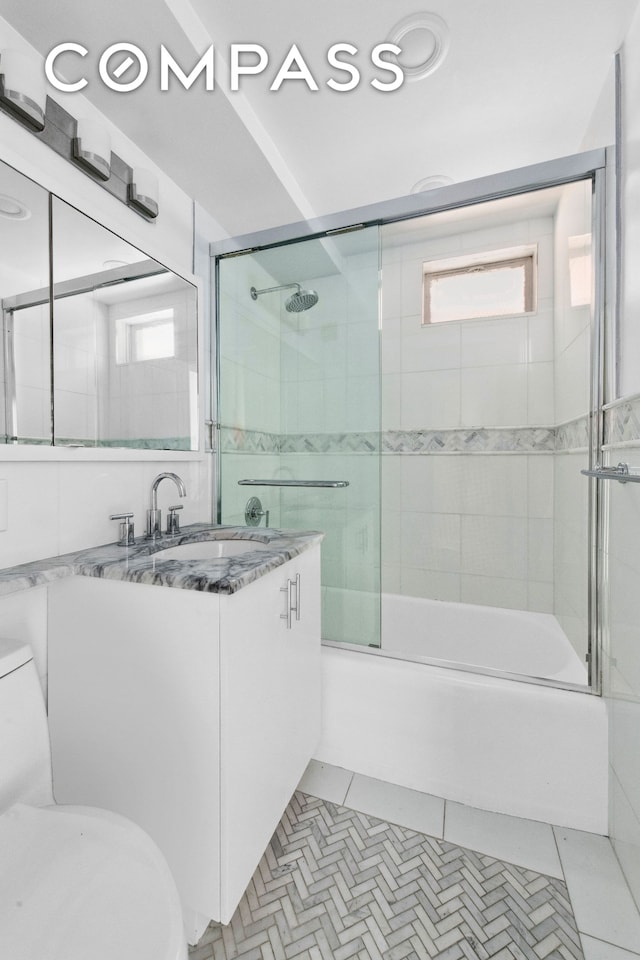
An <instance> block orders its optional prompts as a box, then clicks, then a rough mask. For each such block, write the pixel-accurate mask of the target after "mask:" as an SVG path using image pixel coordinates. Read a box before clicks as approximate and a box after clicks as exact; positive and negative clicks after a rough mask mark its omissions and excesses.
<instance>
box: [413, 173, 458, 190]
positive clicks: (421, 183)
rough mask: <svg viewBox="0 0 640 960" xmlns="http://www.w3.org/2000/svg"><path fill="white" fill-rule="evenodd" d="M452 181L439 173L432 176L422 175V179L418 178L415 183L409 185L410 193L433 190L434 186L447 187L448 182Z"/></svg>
mask: <svg viewBox="0 0 640 960" xmlns="http://www.w3.org/2000/svg"><path fill="white" fill-rule="evenodd" d="M451 183H453V180H452V178H451V177H444V176H441V175H440V174H435V175H434V176H432V177H424V178H423V179H422V180H418V182H417V183H414V185H413V186H412V187H411V190H410V193H422V192H423V191H424V190H434V189H435V188H436V187H448V186H449V184H451Z"/></svg>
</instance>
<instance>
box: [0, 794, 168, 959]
mask: <svg viewBox="0 0 640 960" xmlns="http://www.w3.org/2000/svg"><path fill="white" fill-rule="evenodd" d="M0 957H7V958H9V957H10V958H11V960H34V958H36V957H37V958H38V960H88V958H91V960H114V958H117V960H183V958H185V957H186V944H185V938H184V932H183V924H182V913H181V909H180V902H179V899H178V893H177V890H176V887H175V884H174V882H173V878H172V876H171V874H170V872H169V868H168V867H167V865H166V862H165V860H164V858H163V856H162V854H161V853H160V851H159V850H158V849H157V847H156V846H155V844H154V843H153V842H152V841H151V840H150V838H149V837H148V836H147V834H146V833H144V831H142V830H141V829H140V828H139V827H137V826H135V824H133V823H131V822H130V821H129V820H125V819H124V818H123V817H120V816H117V815H116V814H112V813H110V812H107V811H104V810H97V809H94V808H89V807H76V806H61V807H29V806H26V805H24V804H16V805H15V806H13V807H10V808H9V810H7V811H6V812H5V813H4V814H2V815H1V816H0Z"/></svg>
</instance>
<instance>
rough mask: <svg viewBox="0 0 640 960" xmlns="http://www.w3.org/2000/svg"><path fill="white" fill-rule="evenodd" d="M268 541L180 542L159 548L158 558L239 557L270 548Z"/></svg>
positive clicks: (204, 558)
mask: <svg viewBox="0 0 640 960" xmlns="http://www.w3.org/2000/svg"><path fill="white" fill-rule="evenodd" d="M268 549H269V545H268V544H267V543H260V541H259V540H222V539H220V540H199V541H198V542H196V543H180V544H178V545H177V546H175V547H167V548H166V549H165V550H157V551H156V553H154V554H153V556H154V557H156V558H157V559H158V560H215V559H216V558H218V557H237V556H238V555H239V554H241V553H250V552H251V551H252V550H268Z"/></svg>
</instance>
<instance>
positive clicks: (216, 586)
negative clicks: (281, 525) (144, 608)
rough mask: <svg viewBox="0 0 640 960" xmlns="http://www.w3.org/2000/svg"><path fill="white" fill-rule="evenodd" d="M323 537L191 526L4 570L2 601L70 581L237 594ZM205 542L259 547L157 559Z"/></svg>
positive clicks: (1, 574) (0, 583)
mask: <svg viewBox="0 0 640 960" xmlns="http://www.w3.org/2000/svg"><path fill="white" fill-rule="evenodd" d="M322 538H323V534H322V533H319V532H317V531H311V532H309V531H304V532H302V531H297V530H272V529H267V528H265V527H262V528H258V527H230V526H212V525H211V524H207V523H193V524H190V525H189V526H187V527H184V529H183V530H181V531H180V533H179V534H177V535H175V536H171V537H170V536H162V537H158V539H156V540H153V541H152V540H147V539H145V538H144V537H139V538H138V539H136V541H135V543H133V544H131V545H129V546H126V547H120V546H118V545H117V544H115V543H108V544H105V546H102V547H92V548H90V549H88V550H78V551H76V552H74V553H66V554H63V555H62V556H59V557H48V558H47V559H45V560H34V561H32V562H31V563H23V564H20V565H19V566H16V567H6V568H5V569H4V570H0V596H4V595H7V594H10V593H15V592H17V591H18V590H28V589H29V588H31V587H38V586H43V585H46V584H48V583H52V582H53V581H55V580H60V579H62V578H63V577H69V576H84V577H99V578H102V579H105V580H128V581H130V582H132V583H148V584H153V585H156V586H163V587H176V588H178V589H181V590H200V591H203V592H205V593H225V594H230V593H236V592H237V591H238V590H241V589H242V587H246V586H247V585H248V584H249V583H253V581H254V580H258V579H259V578H260V577H263V576H264V575H265V574H266V573H269V572H270V571H271V570H275V569H276V567H279V566H280V565H281V564H283V563H286V562H287V560H291V559H292V558H293V557H295V556H297V555H298V554H300V553H303V552H304V551H305V550H308V549H309V548H310V547H312V546H313V545H314V544H316V543H320V541H321V540H322ZM207 540H255V541H256V545H258V544H260V546H257V549H256V550H255V551H252V550H250V551H249V552H247V553H242V554H240V555H239V556H227V557H217V558H215V559H212V558H207V559H205V560H202V559H182V558H180V559H175V558H166V557H162V556H156V555H157V554H159V551H162V550H166V549H167V548H168V547H175V546H178V545H179V544H184V543H197V542H201V541H207Z"/></svg>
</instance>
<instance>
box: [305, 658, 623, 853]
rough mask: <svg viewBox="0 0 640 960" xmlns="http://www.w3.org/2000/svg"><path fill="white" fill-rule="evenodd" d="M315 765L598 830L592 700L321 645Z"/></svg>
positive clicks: (601, 765)
mask: <svg viewBox="0 0 640 960" xmlns="http://www.w3.org/2000/svg"><path fill="white" fill-rule="evenodd" d="M322 671H323V689H324V693H323V724H322V737H321V741H320V744H319V747H318V749H317V751H316V753H315V759H317V760H319V761H321V762H323V763H330V764H333V765H335V766H339V767H345V768H347V769H350V770H354V771H355V772H357V773H361V774H364V775H366V776H370V777H375V778H377V779H381V780H387V781H389V782H391V783H397V784H400V785H402V786H405V787H409V788H411V789H414V790H420V791H422V792H423V793H429V794H433V795H435V796H440V797H444V798H445V799H447V800H454V801H458V802H460V803H465V804H469V805H472V806H475V807H479V808H481V809H485V810H491V811H495V812H498V813H506V814H510V815H512V816H517V817H525V818H527V819H531V820H542V821H544V822H547V823H552V824H555V825H557V826H564V827H572V828H574V829H579V830H586V831H589V832H592V833H599V834H606V833H607V806H608V781H607V755H608V745H607V713H606V706H605V704H604V702H603V701H602V700H601V699H600V698H599V697H595V696H590V695H588V694H581V693H574V692H570V691H566V690H557V689H553V688H548V687H542V686H537V685H534V684H524V683H518V682H517V681H511V680H502V679H499V678H493V677H484V676H481V675H477V674H466V673H461V672H459V671H452V670H446V669H442V668H438V667H430V666H425V665H422V664H416V663H409V662H406V661H402V660H393V659H389V658H383V657H366V656H363V655H362V654H360V653H358V652H357V651H353V652H352V651H345V650H341V649H336V648H331V647H323V650H322Z"/></svg>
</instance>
